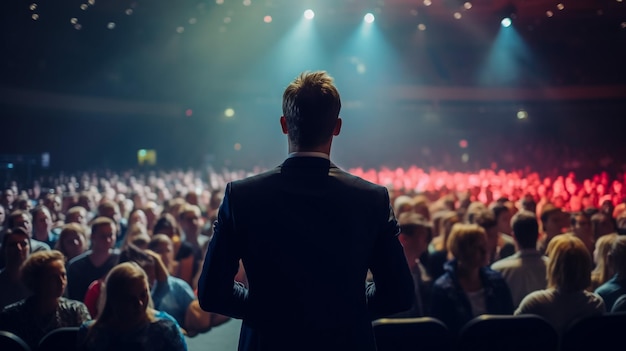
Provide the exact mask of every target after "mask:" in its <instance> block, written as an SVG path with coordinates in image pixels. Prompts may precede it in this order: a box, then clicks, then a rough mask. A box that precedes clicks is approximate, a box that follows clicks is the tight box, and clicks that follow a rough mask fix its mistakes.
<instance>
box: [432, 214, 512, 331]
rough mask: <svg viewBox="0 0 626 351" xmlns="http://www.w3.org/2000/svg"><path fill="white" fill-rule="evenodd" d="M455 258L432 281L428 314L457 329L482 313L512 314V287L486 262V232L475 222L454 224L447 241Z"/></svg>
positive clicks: (454, 329)
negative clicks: (442, 272) (437, 277)
mask: <svg viewBox="0 0 626 351" xmlns="http://www.w3.org/2000/svg"><path fill="white" fill-rule="evenodd" d="M447 246H448V251H449V252H450V253H451V254H452V255H453V257H454V259H453V260H451V261H449V262H447V263H446V265H445V270H446V273H445V274H444V275H443V276H441V277H440V278H439V279H437V280H436V281H435V283H434V285H433V289H432V297H431V306H430V315H431V316H432V317H435V318H437V319H439V320H441V321H442V322H444V323H445V324H446V325H447V326H448V328H449V329H450V331H451V332H452V333H454V334H456V333H458V332H459V331H460V329H461V327H463V325H465V323H467V322H469V321H470V320H471V319H472V318H474V317H477V316H479V315H481V314H512V313H513V300H512V297H511V291H510V289H509V287H508V286H507V284H506V282H505V281H504V279H503V278H502V275H500V273H498V272H496V271H493V270H491V269H490V268H488V267H487V266H486V265H487V263H488V253H487V234H485V230H484V229H483V228H481V227H480V226H478V225H476V224H456V225H454V227H453V228H452V232H451V233H450V237H449V238H448V242H447Z"/></svg>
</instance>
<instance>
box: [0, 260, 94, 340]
mask: <svg viewBox="0 0 626 351" xmlns="http://www.w3.org/2000/svg"><path fill="white" fill-rule="evenodd" d="M21 279H22V282H23V284H24V285H25V286H26V287H27V288H28V289H29V290H30V291H31V292H32V295H31V296H29V297H27V298H25V299H23V300H20V301H18V302H16V303H14V304H11V305H8V306H5V307H4V309H3V310H2V312H0V330H6V331H9V332H12V333H14V334H16V335H17V336H19V337H20V338H22V340H24V341H25V342H26V343H27V344H28V345H29V346H30V348H31V349H33V350H35V349H36V348H37V345H38V344H39V341H40V340H41V338H43V337H44V336H45V335H46V334H47V333H49V332H51V331H52V330H54V329H58V328H63V327H78V326H80V325H82V324H83V323H84V322H86V321H88V320H90V319H91V316H90V315H89V311H88V310H87V307H85V305H84V304H83V303H82V302H80V301H75V300H70V299H66V298H64V297H63V292H64V291H65V286H66V285H67V277H66V274H65V256H63V254H62V253H61V252H59V251H56V250H46V251H39V252H35V253H33V254H31V255H30V257H28V259H27V260H26V261H25V262H24V264H23V266H22V268H21Z"/></svg>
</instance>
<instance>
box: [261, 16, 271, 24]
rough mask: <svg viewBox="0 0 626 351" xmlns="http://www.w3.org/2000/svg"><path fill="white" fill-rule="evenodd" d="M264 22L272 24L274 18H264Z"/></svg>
mask: <svg viewBox="0 0 626 351" xmlns="http://www.w3.org/2000/svg"><path fill="white" fill-rule="evenodd" d="M263 22H265V23H271V22H272V16H269V15H268V16H265V17H263Z"/></svg>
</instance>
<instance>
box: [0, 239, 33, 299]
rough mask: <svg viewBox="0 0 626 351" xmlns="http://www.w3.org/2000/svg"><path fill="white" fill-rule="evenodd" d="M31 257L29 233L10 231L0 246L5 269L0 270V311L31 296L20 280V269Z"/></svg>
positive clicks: (0, 255)
mask: <svg viewBox="0 0 626 351" xmlns="http://www.w3.org/2000/svg"><path fill="white" fill-rule="evenodd" d="M29 255H30V237H29V236H28V233H26V231H25V230H24V229H23V228H20V227H17V228H14V229H8V230H7V231H6V233H5V235H4V237H3V238H2V246H0V257H1V258H2V259H3V260H4V268H3V269H2V270H0V287H1V288H0V310H2V308H4V306H6V305H9V304H12V303H14V302H17V301H19V300H21V299H24V298H26V297H28V296H29V295H30V294H31V292H30V291H29V290H28V289H27V288H26V286H25V285H24V284H22V280H21V279H20V268H21V267H22V265H23V264H24V262H26V259H28V256H29Z"/></svg>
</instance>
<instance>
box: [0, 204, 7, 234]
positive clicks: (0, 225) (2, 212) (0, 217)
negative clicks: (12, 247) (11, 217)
mask: <svg viewBox="0 0 626 351" xmlns="http://www.w3.org/2000/svg"><path fill="white" fill-rule="evenodd" d="M6 219H7V212H6V209H5V208H4V206H3V205H2V204H0V240H2V235H3V232H4V230H5V229H6V228H5V222H6Z"/></svg>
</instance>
